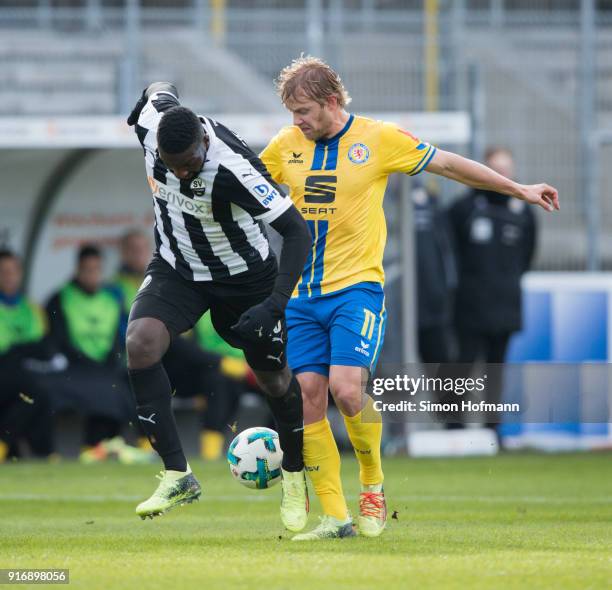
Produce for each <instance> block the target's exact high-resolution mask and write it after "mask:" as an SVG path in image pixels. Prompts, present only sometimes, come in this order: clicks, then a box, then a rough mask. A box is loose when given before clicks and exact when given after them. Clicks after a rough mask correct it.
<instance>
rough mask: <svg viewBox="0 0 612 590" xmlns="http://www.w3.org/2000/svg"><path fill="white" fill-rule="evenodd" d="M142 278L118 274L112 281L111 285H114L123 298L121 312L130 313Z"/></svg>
mask: <svg viewBox="0 0 612 590" xmlns="http://www.w3.org/2000/svg"><path fill="white" fill-rule="evenodd" d="M143 278H144V277H141V276H138V275H133V274H128V273H123V272H120V273H119V274H118V275H117V276H115V278H114V279H113V280H112V283H113V285H116V286H117V287H118V288H119V290H120V291H121V295H122V297H123V308H124V309H123V311H125V312H126V313H128V314H129V313H130V309H131V307H132V303H134V299H136V294H137V293H138V289H140V285H141V284H142V280H143Z"/></svg>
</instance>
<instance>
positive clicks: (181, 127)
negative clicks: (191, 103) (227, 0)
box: [157, 106, 204, 154]
mask: <svg viewBox="0 0 612 590" xmlns="http://www.w3.org/2000/svg"><path fill="white" fill-rule="evenodd" d="M203 136H204V130H203V129H202V123H201V122H200V119H198V116H197V115H196V114H195V113H194V112H193V111H192V110H190V109H188V108H186V107H181V106H176V107H172V108H170V109H168V110H167V111H166V112H165V113H164V115H163V116H162V118H161V121H160V122H159V126H158V128H157V145H158V146H159V148H160V149H161V150H162V151H163V152H165V153H167V154H180V153H181V152H184V151H185V150H186V149H188V148H190V147H191V146H192V145H193V144H195V143H196V142H197V141H201V140H202V138H203Z"/></svg>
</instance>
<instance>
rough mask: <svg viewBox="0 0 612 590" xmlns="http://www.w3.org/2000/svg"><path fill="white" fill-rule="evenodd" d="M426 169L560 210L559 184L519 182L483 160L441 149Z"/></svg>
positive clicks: (549, 209)
mask: <svg viewBox="0 0 612 590" xmlns="http://www.w3.org/2000/svg"><path fill="white" fill-rule="evenodd" d="M425 169H426V170H427V172H432V173H433V174H439V175H440V176H444V177H446V178H450V179H451V180H456V181H457V182H461V183H462V184H465V185H467V186H471V187H473V188H479V189H484V190H489V191H494V192H496V193H502V194H504V195H509V196H511V197H516V198H517V199H521V200H522V201H527V202H528V203H531V204H532V205H539V206H540V207H542V209H545V210H546V211H554V210H555V209H557V210H559V194H558V193H557V189H556V188H554V187H552V186H549V185H548V184H544V183H542V184H519V183H517V182H514V181H513V180H510V179H509V178H506V177H505V176H502V175H501V174H498V173H497V172H495V171H494V170H491V168H488V167H487V166H485V165H484V164H480V163H478V162H475V161H474V160H469V159H468V158H464V157H463V156H459V155H458V154H453V153H452V152H445V151H443V150H438V151H437V152H436V153H435V155H434V157H433V158H432V159H431V161H430V162H429V164H427V167H426V168H425Z"/></svg>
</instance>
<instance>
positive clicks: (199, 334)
mask: <svg viewBox="0 0 612 590" xmlns="http://www.w3.org/2000/svg"><path fill="white" fill-rule="evenodd" d="M193 331H194V333H195V337H196V341H197V343H198V344H199V345H200V346H201V347H202V348H203V349H204V350H207V351H208V352H214V353H216V354H218V355H221V356H233V357H234V358H239V359H242V358H244V353H243V352H242V350H240V349H239V348H234V347H233V346H232V345H231V344H228V343H227V342H226V341H225V340H223V338H221V336H219V334H217V331H216V330H215V328H214V327H213V325H212V321H211V319H210V312H206V313H205V314H204V315H203V316H202V317H201V318H200V320H199V321H198V323H197V324H196V325H195V326H194V328H193Z"/></svg>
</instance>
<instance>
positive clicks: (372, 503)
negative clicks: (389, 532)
mask: <svg viewBox="0 0 612 590" xmlns="http://www.w3.org/2000/svg"><path fill="white" fill-rule="evenodd" d="M357 524H358V525H359V534H360V535H362V536H364V537H378V536H380V535H381V534H382V532H383V531H384V530H385V526H386V525H387V502H386V501H385V491H384V490H383V489H382V486H362V491H361V494H359V518H358V519H357Z"/></svg>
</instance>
